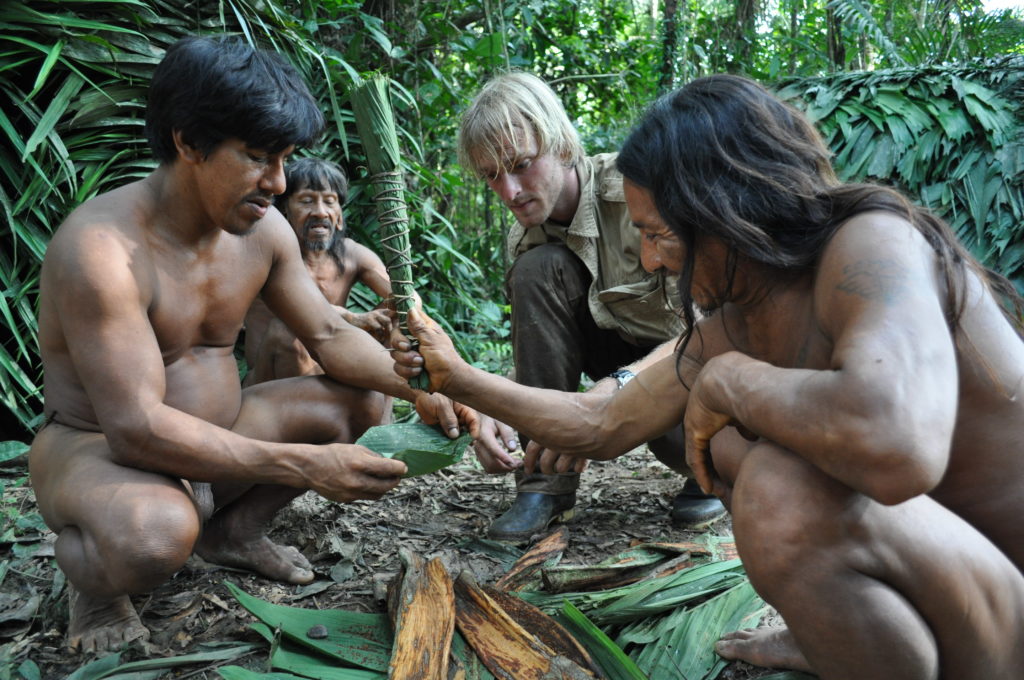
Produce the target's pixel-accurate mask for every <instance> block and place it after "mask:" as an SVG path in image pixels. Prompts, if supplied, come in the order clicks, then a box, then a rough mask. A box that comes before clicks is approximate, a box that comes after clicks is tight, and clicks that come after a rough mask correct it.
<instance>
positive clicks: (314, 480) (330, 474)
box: [306, 444, 407, 503]
mask: <svg viewBox="0 0 1024 680" xmlns="http://www.w3.org/2000/svg"><path fill="white" fill-rule="evenodd" d="M314 448H315V449H316V451H315V453H314V454H313V455H312V456H310V458H309V461H310V463H311V465H310V466H309V468H310V469H308V470H307V471H306V478H307V480H308V486H309V488H310V489H312V490H313V491H315V492H317V493H318V494H320V495H321V496H323V497H324V498H326V499H328V500H332V501H336V502H338V503H351V502H352V501H357V500H377V499H378V498H380V497H381V496H383V495H384V494H385V493H387V492H388V491H390V490H391V489H393V488H395V487H396V486H398V483H399V482H400V481H402V475H404V474H405V473H406V470H407V468H406V466H405V463H403V462H401V461H397V460H391V459H390V458H384V457H382V456H379V455H377V454H376V453H374V452H373V451H371V450H370V449H368V448H366V447H364V446H358V445H356V444H324V445H321V446H316V447H314Z"/></svg>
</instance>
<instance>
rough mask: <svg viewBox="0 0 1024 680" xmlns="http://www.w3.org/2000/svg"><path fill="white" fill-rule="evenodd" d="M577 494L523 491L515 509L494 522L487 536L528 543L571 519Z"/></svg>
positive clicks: (517, 495) (519, 494)
mask: <svg viewBox="0 0 1024 680" xmlns="http://www.w3.org/2000/svg"><path fill="white" fill-rule="evenodd" d="M574 505H576V493H575V492H573V493H564V494H557V495H556V494H547V493H537V492H533V491H520V492H519V493H517V494H516V500H515V502H514V503H513V504H512V507H511V508H509V509H508V511H507V512H505V514H504V515H502V516H501V517H499V518H498V519H496V520H494V522H492V523H491V526H490V528H488V529H487V536H488V537H489V538H491V539H493V540H495V541H505V542H507V543H525V542H527V541H529V540H530V538H531V537H532V536H533V535H534V534H537V533H540V532H541V531H544V529H546V528H547V527H548V525H549V524H551V523H552V522H554V521H556V520H557V521H563V522H564V521H566V520H568V519H572V515H573V506H574Z"/></svg>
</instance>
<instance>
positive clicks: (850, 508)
mask: <svg viewBox="0 0 1024 680" xmlns="http://www.w3.org/2000/svg"><path fill="white" fill-rule="evenodd" d="M860 501H866V499H865V498H864V497H862V496H859V495H858V494H855V493H854V492H852V491H851V490H849V489H848V488H847V487H845V486H843V485H841V484H839V483H838V482H836V481H835V480H832V479H831V478H829V477H827V476H826V475H825V474H824V473H822V472H820V471H819V470H817V469H816V468H814V467H813V466H811V465H810V464H809V463H807V462H806V461H804V460H802V459H801V458H799V457H798V456H797V455H796V454H793V453H791V452H789V451H787V450H785V449H783V448H781V447H779V446H776V445H774V444H766V443H760V444H757V445H755V446H753V447H752V448H751V449H750V450H749V452H748V453H747V455H746V456H745V457H744V459H743V462H742V464H741V465H740V466H739V470H738V474H737V479H736V483H735V485H734V487H733V496H732V514H733V531H734V533H735V536H736V543H737V548H738V549H739V551H740V556H741V557H742V558H743V562H744V566H745V567H746V569H747V573H748V575H749V576H750V579H751V582H752V583H753V584H754V586H755V587H756V588H757V590H758V592H760V593H761V594H762V596H764V597H765V598H766V599H769V600H771V599H773V597H772V596H773V594H776V595H785V594H787V593H788V592H789V590H790V588H796V589H799V588H801V587H802V584H805V583H806V582H807V580H808V579H812V578H816V577H817V575H820V576H822V577H824V576H825V574H826V573H827V572H830V571H831V570H833V569H834V568H835V567H837V566H838V565H839V564H840V563H841V561H842V560H843V559H844V555H847V554H848V549H850V548H854V547H855V545H854V543H855V541H856V538H855V537H856V535H857V532H856V531H855V525H856V522H857V518H858V516H859V514H860V512H859V511H858V507H857V506H858V503H859V502H860Z"/></svg>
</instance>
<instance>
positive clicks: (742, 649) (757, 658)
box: [715, 626, 814, 673]
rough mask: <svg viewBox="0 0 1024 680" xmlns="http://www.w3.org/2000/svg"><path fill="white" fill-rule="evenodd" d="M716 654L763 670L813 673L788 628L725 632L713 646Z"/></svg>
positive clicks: (775, 627)
mask: <svg viewBox="0 0 1024 680" xmlns="http://www.w3.org/2000/svg"><path fill="white" fill-rule="evenodd" d="M715 651H716V652H718V655H719V656H721V657H722V658H723V659H729V660H730V661H735V660H740V661H746V662H747V663H749V664H752V665H754V666H761V667H762V668H788V669H791V670H795V671H807V672H809V673H813V672H814V670H813V669H812V668H811V666H810V664H808V663H807V659H805V658H804V655H803V653H802V652H801V651H800V650H799V648H797V646H796V640H794V639H793V635H792V633H790V632H789V628H786V627H785V626H774V627H765V628H751V629H747V630H737V631H733V632H732V633H726V634H725V635H723V636H722V637H721V639H720V640H719V641H718V642H716V643H715Z"/></svg>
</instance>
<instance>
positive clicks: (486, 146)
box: [458, 71, 583, 175]
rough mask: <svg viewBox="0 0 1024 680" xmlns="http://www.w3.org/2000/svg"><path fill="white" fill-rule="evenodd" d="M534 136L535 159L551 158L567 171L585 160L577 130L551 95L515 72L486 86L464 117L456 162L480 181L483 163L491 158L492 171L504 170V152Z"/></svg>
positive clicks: (532, 79)
mask: <svg viewBox="0 0 1024 680" xmlns="http://www.w3.org/2000/svg"><path fill="white" fill-rule="evenodd" d="M530 134H532V135H533V136H534V138H535V139H536V142H537V152H538V154H539V155H544V154H551V155H552V156H554V157H555V158H557V159H559V160H560V161H562V162H563V163H565V164H566V165H570V166H572V165H576V164H577V163H579V162H580V161H581V160H583V145H582V144H581V143H580V138H579V134H578V133H577V132H576V128H575V127H573V124H572V123H571V122H570V121H569V116H568V115H567V114H566V112H565V108H564V107H563V106H562V102H561V101H559V99H558V96H557V95H556V94H555V92H554V90H552V89H551V87H550V86H548V84H547V83H545V82H544V81H543V80H541V79H540V78H538V77H537V76H535V75H533V74H530V73H524V72H522V71H514V72H510V73H503V74H500V75H497V76H495V77H494V78H492V79H491V80H489V81H488V82H487V83H486V84H485V85H484V86H483V88H482V89H481V90H480V92H479V93H478V94H477V95H476V97H475V98H474V99H473V101H472V103H471V104H470V105H469V108H468V109H466V112H465V113H464V114H462V124H461V125H460V126H459V142H458V147H459V162H460V163H461V164H462V166H463V167H465V168H469V169H471V170H472V171H473V172H475V173H476V174H478V175H482V174H483V173H482V172H481V168H480V165H479V163H478V161H479V160H481V159H486V158H488V157H490V158H491V159H492V160H493V161H494V163H493V167H494V168H501V167H502V166H503V165H504V164H505V159H504V158H503V155H504V154H503V153H502V149H503V148H504V147H505V146H506V145H509V144H510V145H511V146H512V147H514V148H516V149H521V148H522V147H523V146H524V145H525V144H526V143H528V140H529V137H528V136H526V135H530Z"/></svg>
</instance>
